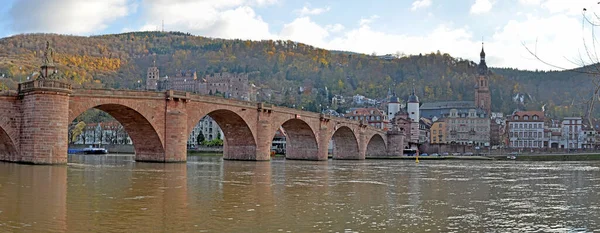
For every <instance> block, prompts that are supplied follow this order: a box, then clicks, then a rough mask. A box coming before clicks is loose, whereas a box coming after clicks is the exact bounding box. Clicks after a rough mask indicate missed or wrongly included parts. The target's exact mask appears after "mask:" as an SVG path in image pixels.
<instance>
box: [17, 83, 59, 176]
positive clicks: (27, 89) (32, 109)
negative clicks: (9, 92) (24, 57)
mask: <svg viewBox="0 0 600 233" xmlns="http://www.w3.org/2000/svg"><path fill="white" fill-rule="evenodd" d="M70 93H71V86H70V84H66V83H62V82H60V81H55V80H44V79H37V80H34V81H30V82H27V83H22V84H20V85H19V96H20V98H21V110H22V113H23V119H22V125H23V126H24V127H22V130H21V135H20V142H21V143H20V144H21V145H20V159H19V160H18V161H19V162H23V163H33V164H66V163H67V149H68V145H67V142H68V129H69V122H68V121H69V120H68V119H69V94H70Z"/></svg>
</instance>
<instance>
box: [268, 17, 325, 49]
mask: <svg viewBox="0 0 600 233" xmlns="http://www.w3.org/2000/svg"><path fill="white" fill-rule="evenodd" d="M279 36H280V37H281V38H282V39H286V40H294V41H298V42H302V43H306V44H310V45H313V46H318V47H324V46H326V44H325V39H326V38H327V37H328V36H329V32H328V31H327V29H325V28H323V27H321V26H320V25H318V24H316V23H315V22H313V21H311V20H310V18H309V17H300V18H297V19H295V20H294V21H292V22H291V23H288V24H285V25H284V26H283V28H282V29H281V32H280V33H279Z"/></svg>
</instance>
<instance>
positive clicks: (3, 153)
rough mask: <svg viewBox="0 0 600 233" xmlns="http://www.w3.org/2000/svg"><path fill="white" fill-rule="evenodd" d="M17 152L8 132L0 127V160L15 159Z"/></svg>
mask: <svg viewBox="0 0 600 233" xmlns="http://www.w3.org/2000/svg"><path fill="white" fill-rule="evenodd" d="M18 155H19V154H18V152H17V148H16V146H15V143H14V142H13V141H12V139H11V138H10V136H9V135H8V133H6V131H4V129H3V128H2V127H0V160H2V161H17V160H18Z"/></svg>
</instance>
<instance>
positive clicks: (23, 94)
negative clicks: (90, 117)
mask: <svg viewBox="0 0 600 233" xmlns="http://www.w3.org/2000/svg"><path fill="white" fill-rule="evenodd" d="M91 108H96V109H100V110H102V111H105V112H107V113H108V114H110V115H111V116H113V117H114V118H115V119H116V120H117V121H119V122H120V123H121V124H122V125H123V127H124V128H125V130H126V131H127V133H128V134H129V136H130V137H131V140H132V141H133V144H134V148H135V157H136V160H137V161H147V162H184V161H186V154H187V151H186V149H187V148H186V143H187V139H188V136H189V135H190V133H191V132H192V129H193V128H194V126H195V125H196V124H197V123H198V122H199V121H200V119H201V118H202V117H204V116H205V115H208V116H210V117H211V118H213V119H214V120H215V121H216V123H217V124H218V125H219V126H220V127H221V129H222V130H223V134H224V136H225V141H224V146H223V150H224V151H223V156H224V159H231V160H269V159H270V147H271V143H272V139H273V137H274V135H275V132H276V130H277V129H279V127H280V126H281V127H283V129H284V130H285V132H286V134H287V138H286V140H287V148H286V152H287V154H286V158H287V159H302V160H326V159H327V156H328V144H329V141H330V140H333V141H334V150H333V157H334V158H335V159H364V158H365V157H366V156H381V155H389V154H397V153H401V151H402V146H401V141H402V140H401V139H398V137H393V138H394V139H393V140H392V141H393V142H388V135H389V133H386V132H385V131H383V130H381V129H377V128H375V127H371V126H369V125H368V124H366V123H364V122H358V121H351V120H348V119H344V118H338V117H331V116H328V115H323V114H318V113H313V112H307V111H300V110H297V109H290V108H285V107H277V106H273V105H270V104H265V103H253V102H247V101H239V100H233V99H224V98H219V97H214V96H202V95H196V94H191V93H187V92H179V91H166V92H152V91H132V90H106V89H71V86H70V85H68V84H65V83H61V82H59V81H55V80H33V81H29V82H27V83H22V84H20V85H19V90H18V91H16V92H15V91H4V92H2V93H1V94H0V160H3V161H11V162H24V163H33V164H64V163H66V162H67V148H68V140H67V136H68V126H69V124H70V123H71V122H72V121H73V120H74V119H75V118H76V117H77V116H79V115H80V114H82V113H83V112H85V111H87V110H88V109H91ZM390 138H392V137H390ZM396 142H398V143H400V145H397V143H396ZM390 143H391V144H395V145H392V146H388V144H390ZM388 147H389V149H388ZM394 148H397V149H394Z"/></svg>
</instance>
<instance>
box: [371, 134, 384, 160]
mask: <svg viewBox="0 0 600 233" xmlns="http://www.w3.org/2000/svg"><path fill="white" fill-rule="evenodd" d="M386 152H387V147H386V143H385V140H383V137H382V136H381V135H380V134H378V133H376V134H373V136H371V138H370V139H369V143H367V151H366V157H374V156H385V155H386Z"/></svg>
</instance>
